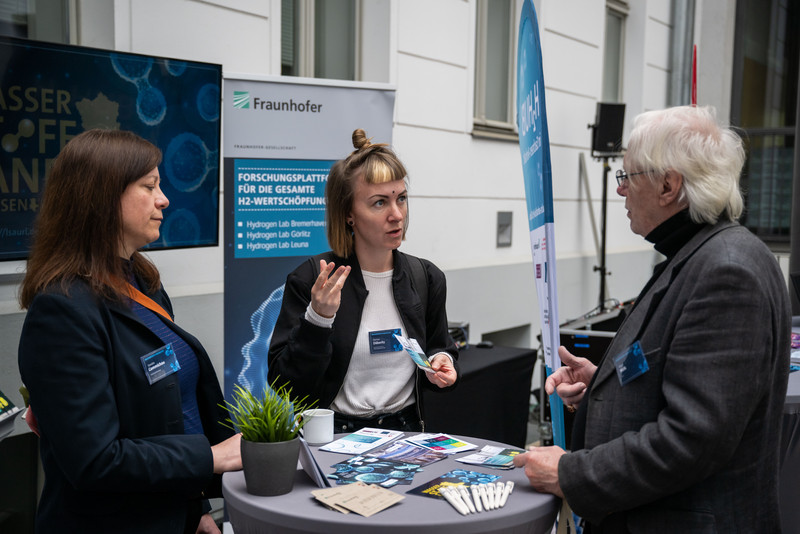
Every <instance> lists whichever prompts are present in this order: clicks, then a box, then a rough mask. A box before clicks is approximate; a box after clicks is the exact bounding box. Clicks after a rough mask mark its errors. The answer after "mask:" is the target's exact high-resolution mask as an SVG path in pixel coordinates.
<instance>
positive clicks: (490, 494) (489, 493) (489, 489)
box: [486, 482, 497, 510]
mask: <svg viewBox="0 0 800 534" xmlns="http://www.w3.org/2000/svg"><path fill="white" fill-rule="evenodd" d="M486 497H487V499H488V500H489V509H490V510H494V509H495V508H497V506H495V504H496V503H495V500H494V484H492V483H491V482H489V483H488V484H486Z"/></svg>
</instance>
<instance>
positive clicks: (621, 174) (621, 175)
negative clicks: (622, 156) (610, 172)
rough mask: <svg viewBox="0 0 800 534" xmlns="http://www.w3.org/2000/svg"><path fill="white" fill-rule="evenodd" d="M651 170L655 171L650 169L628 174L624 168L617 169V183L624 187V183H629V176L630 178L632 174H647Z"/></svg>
mask: <svg viewBox="0 0 800 534" xmlns="http://www.w3.org/2000/svg"><path fill="white" fill-rule="evenodd" d="M650 172H653V171H652V170H650V171H642V172H632V173H630V174H628V173H627V172H625V170H624V169H620V170H618V171H617V185H618V186H620V187H622V185H623V184H624V183H627V181H628V178H630V177H631V176H637V175H639V174H647V173H650Z"/></svg>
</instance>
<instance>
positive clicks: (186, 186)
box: [164, 132, 216, 192]
mask: <svg viewBox="0 0 800 534" xmlns="http://www.w3.org/2000/svg"><path fill="white" fill-rule="evenodd" d="M215 156H216V152H211V151H210V150H208V148H207V147H206V145H205V143H204V142H203V140H202V139H200V138H199V137H198V136H196V135H195V134H193V133H190V132H185V133H182V134H180V135H177V136H175V137H174V138H173V139H172V140H171V141H170V142H169V145H168V146H167V151H166V153H165V154H164V170H165V171H166V176H167V179H168V180H169V183H170V184H171V185H172V186H173V187H174V188H175V189H177V190H178V191H184V192H190V191H194V190H195V189H197V188H198V187H200V185H201V184H202V183H203V181H204V180H205V178H206V176H207V175H208V173H209V171H210V170H211V169H215V168H216V157H215Z"/></svg>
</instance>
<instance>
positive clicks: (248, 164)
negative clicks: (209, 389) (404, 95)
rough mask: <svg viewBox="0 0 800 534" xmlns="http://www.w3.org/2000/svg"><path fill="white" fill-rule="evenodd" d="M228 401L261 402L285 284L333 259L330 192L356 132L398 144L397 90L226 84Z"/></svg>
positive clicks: (315, 83)
mask: <svg viewBox="0 0 800 534" xmlns="http://www.w3.org/2000/svg"><path fill="white" fill-rule="evenodd" d="M223 93H224V109H225V113H224V115H223V134H224V135H223V138H224V145H223V146H224V155H225V157H224V169H225V176H224V184H225V195H224V196H225V216H224V221H225V276H224V283H225V293H224V313H225V380H224V385H225V396H226V398H228V399H230V395H231V391H232V390H233V386H234V385H235V384H238V385H240V386H242V387H244V388H246V389H248V390H250V391H252V392H253V394H255V395H257V396H260V394H262V393H263V392H264V390H265V387H266V385H267V384H266V381H267V352H268V350H269V343H270V341H271V339H272V331H273V329H274V327H275V321H276V320H277V318H278V312H279V311H280V307H281V301H282V299H283V285H284V282H285V281H286V276H287V275H288V274H289V273H290V272H291V271H293V270H294V269H295V267H297V266H298V265H300V263H301V262H303V261H305V260H306V259H307V258H308V257H309V256H313V255H315V254H318V253H320V252H324V251H326V250H329V249H330V247H329V246H328V240H327V237H326V232H325V185H326V184H327V181H328V172H329V170H330V168H331V165H333V163H334V162H335V161H337V160H339V159H342V158H344V157H345V156H347V155H348V154H349V153H350V152H352V151H353V143H352V135H353V130H355V129H357V128H362V129H363V130H365V131H366V133H367V136H368V137H371V138H372V139H373V142H375V143H391V141H392V120H393V113H394V98H395V91H394V88H393V87H391V86H388V85H384V84H364V83H358V82H331V81H330V80H298V79H297V78H289V79H286V78H277V77H276V78H271V79H253V80H247V79H229V78H226V79H225V84H224V89H223Z"/></svg>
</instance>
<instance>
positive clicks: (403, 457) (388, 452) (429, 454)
mask: <svg viewBox="0 0 800 534" xmlns="http://www.w3.org/2000/svg"><path fill="white" fill-rule="evenodd" d="M365 456H370V457H373V458H381V459H384V460H394V461H395V462H406V463H409V464H416V465H428V464H432V463H433V462H438V461H439V460H443V459H445V458H447V455H446V454H445V453H443V452H439V451H434V450H431V449H428V448H427V447H421V446H419V445H414V444H413V443H408V442H407V441H405V440H403V441H393V442H391V443H387V444H386V445H384V446H382V447H378V448H377V449H373V450H371V451H369V452H368V453H367V454H366V455H365Z"/></svg>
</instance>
